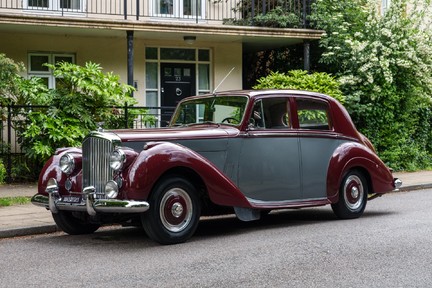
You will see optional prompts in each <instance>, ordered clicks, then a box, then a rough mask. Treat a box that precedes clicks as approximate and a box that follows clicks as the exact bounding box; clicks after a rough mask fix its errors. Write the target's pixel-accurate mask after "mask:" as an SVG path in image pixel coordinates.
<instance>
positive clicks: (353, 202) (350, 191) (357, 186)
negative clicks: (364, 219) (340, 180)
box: [343, 175, 365, 211]
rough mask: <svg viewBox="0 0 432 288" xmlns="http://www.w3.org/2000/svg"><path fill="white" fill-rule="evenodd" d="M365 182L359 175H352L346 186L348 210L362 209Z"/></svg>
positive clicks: (344, 194) (345, 195)
mask: <svg viewBox="0 0 432 288" xmlns="http://www.w3.org/2000/svg"><path fill="white" fill-rule="evenodd" d="M364 193H365V192H364V187H363V182H362V180H361V179H360V177H358V176H357V175H350V176H349V177H348V178H347V179H346V180H345V184H344V193H343V197H344V201H345V204H346V206H347V207H348V209H350V210H352V211H355V210H357V209H359V208H361V207H362V205H363V201H364Z"/></svg>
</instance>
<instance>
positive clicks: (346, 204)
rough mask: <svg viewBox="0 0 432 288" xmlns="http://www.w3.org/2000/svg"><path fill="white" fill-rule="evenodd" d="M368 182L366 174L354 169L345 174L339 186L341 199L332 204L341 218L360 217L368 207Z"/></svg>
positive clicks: (334, 210)
mask: <svg viewBox="0 0 432 288" xmlns="http://www.w3.org/2000/svg"><path fill="white" fill-rule="evenodd" d="M367 196H368V183H367V181H366V178H365V177H364V175H363V174H362V173H361V172H359V171H357V170H353V171H350V172H348V173H347V175H345V177H344V179H343V181H342V183H341V186H340V188H339V201H338V202H337V203H335V204H332V209H333V212H334V213H335V214H336V216H337V217H339V218H341V219H353V218H358V217H360V216H361V215H362V214H363V211H364V210H365V208H366V203H367Z"/></svg>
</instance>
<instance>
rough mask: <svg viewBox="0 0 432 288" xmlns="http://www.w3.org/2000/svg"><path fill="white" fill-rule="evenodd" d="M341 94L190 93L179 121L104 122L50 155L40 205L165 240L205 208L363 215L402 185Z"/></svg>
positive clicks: (91, 224)
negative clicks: (319, 209) (119, 125)
mask: <svg viewBox="0 0 432 288" xmlns="http://www.w3.org/2000/svg"><path fill="white" fill-rule="evenodd" d="M401 184H402V183H401V181H400V180H399V179H394V178H393V176H392V173H391V171H390V170H389V168H387V167H386V165H385V164H384V163H383V162H382V161H381V160H380V159H379V158H378V156H377V155H376V153H375V152H374V148H373V146H372V144H371V143H370V142H369V141H368V139H367V138H366V137H365V136H363V135H362V134H360V133H359V132H358V131H357V130H356V128H355V126H354V124H353V122H352V121H351V119H350V116H349V115H348V113H347V111H346V110H345V108H344V107H343V106H342V105H341V104H340V103H339V102H337V101H336V100H335V99H333V98H331V97H329V96H326V95H322V94H318V93H311V92H305V91H296V90H262V91H228V92H217V93H214V94H208V95H201V96H195V97H189V98H186V99H183V100H182V101H180V103H179V104H178V106H177V108H176V110H175V112H174V114H173V116H172V118H171V122H170V124H169V126H168V127H164V128H154V129H142V130H112V131H105V130H102V129H100V131H95V132H92V133H90V135H88V136H87V137H86V138H85V139H84V141H83V143H82V147H81V148H63V149H59V150H58V151H57V152H56V154H55V155H54V156H52V158H51V159H50V160H49V161H48V162H47V163H46V165H45V166H44V168H43V170H42V172H41V175H40V178H39V184H38V193H37V194H36V195H35V196H34V197H33V198H32V202H33V203H34V204H36V205H39V206H43V207H46V208H47V209H49V210H50V211H51V212H52V215H53V218H54V220H55V222H56V224H57V225H58V227H59V228H60V229H62V230H63V231H64V232H66V233H68V234H84V233H92V232H94V231H96V230H97V229H98V228H99V227H100V226H101V225H103V224H107V223H123V224H131V225H136V224H138V225H142V227H143V228H144V230H145V232H146V233H147V234H148V236H149V237H150V238H151V239H153V240H155V241H157V242H159V243H161V244H174V243H180V242H184V241H186V240H188V239H189V238H190V237H191V236H192V235H193V234H194V232H195V230H196V228H197V226H198V222H199V219H200V216H204V215H221V214H227V213H235V215H236V216H237V218H238V219H240V220H242V221H252V220H257V219H259V218H260V216H261V215H265V214H266V213H268V212H269V211H271V210H274V209H286V208H301V207H312V206H320V205H326V204H330V205H331V207H332V208H333V211H334V213H335V214H336V216H337V217H339V218H341V219H350V218H357V217H360V216H361V215H362V213H363V211H364V209H365V207H366V202H367V200H368V199H373V198H375V197H377V196H381V195H383V194H384V193H386V192H389V191H392V190H395V189H397V188H399V186H400V185H401Z"/></svg>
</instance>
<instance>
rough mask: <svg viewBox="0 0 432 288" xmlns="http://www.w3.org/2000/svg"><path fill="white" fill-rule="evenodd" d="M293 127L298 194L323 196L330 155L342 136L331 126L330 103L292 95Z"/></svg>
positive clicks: (304, 196) (316, 197)
mask: <svg viewBox="0 0 432 288" xmlns="http://www.w3.org/2000/svg"><path fill="white" fill-rule="evenodd" d="M294 107H295V109H294V113H293V115H294V117H295V119H294V122H296V124H295V126H298V127H295V128H298V136H299V147H300V155H301V159H300V167H301V168H300V171H301V175H302V185H301V186H302V189H301V190H302V198H303V199H310V200H315V199H324V198H326V195H327V194H326V193H327V191H326V187H327V172H328V167H329V163H330V159H331V157H332V155H333V153H334V151H335V150H336V148H337V147H338V146H339V145H340V144H342V142H343V140H341V139H339V138H338V135H337V133H336V132H335V131H334V129H333V126H332V119H331V111H330V106H329V104H328V103H327V102H326V101H325V100H321V99H315V98H307V97H296V98H295V105H294Z"/></svg>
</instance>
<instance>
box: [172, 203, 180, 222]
mask: <svg viewBox="0 0 432 288" xmlns="http://www.w3.org/2000/svg"><path fill="white" fill-rule="evenodd" d="M171 213H172V215H173V216H174V217H176V218H179V217H180V216H181V215H182V213H183V205H181V203H178V202H177V203H174V204H173V206H172V208H171Z"/></svg>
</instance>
